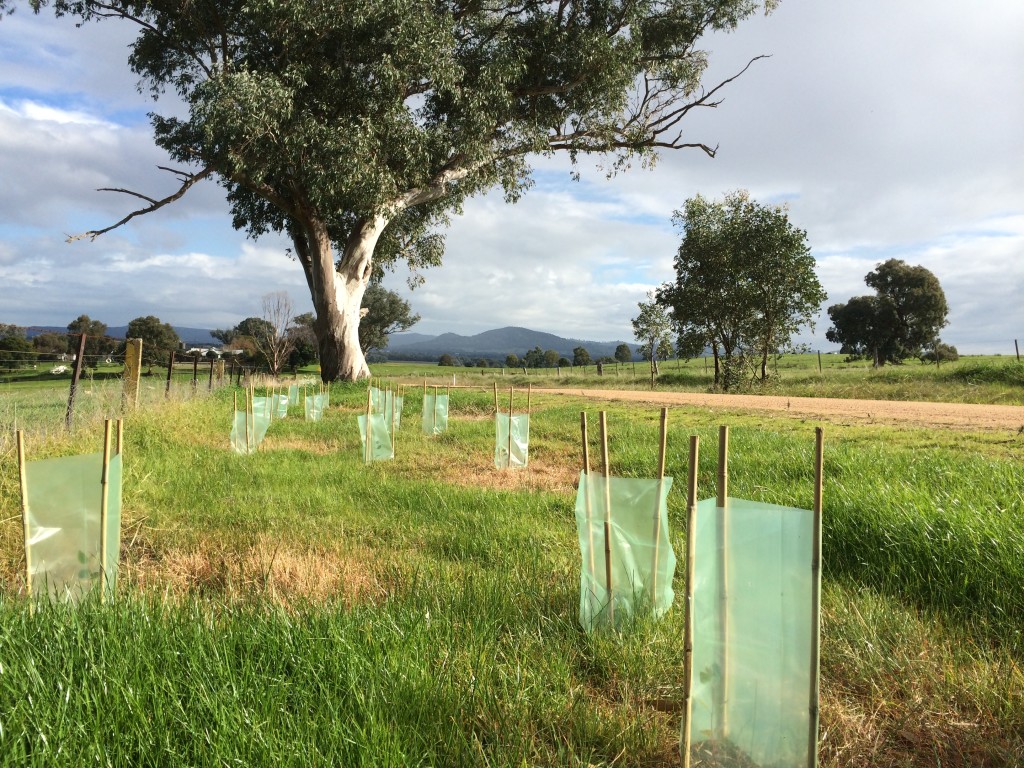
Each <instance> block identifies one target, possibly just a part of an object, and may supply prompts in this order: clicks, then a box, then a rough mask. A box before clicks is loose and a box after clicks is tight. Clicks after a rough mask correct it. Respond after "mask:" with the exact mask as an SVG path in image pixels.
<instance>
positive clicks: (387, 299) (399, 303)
mask: <svg viewBox="0 0 1024 768" xmlns="http://www.w3.org/2000/svg"><path fill="white" fill-rule="evenodd" d="M362 308H363V312H364V314H363V318H362V320H360V321H359V347H360V349H362V350H363V352H364V353H366V352H368V351H370V350H371V349H384V348H385V347H387V345H388V336H389V335H390V334H392V333H400V332H401V331H407V330H409V329H410V328H412V327H413V326H414V325H416V323H418V322H419V320H420V316H419V315H414V314H413V313H412V308H411V307H410V306H409V302H408V301H406V300H405V299H403V298H402V297H401V296H399V295H398V294H397V293H395V292H394V291H389V290H388V289H387V288H385V287H384V286H382V285H380V284H379V283H370V285H368V286H367V287H366V292H365V293H364V294H363V303H362Z"/></svg>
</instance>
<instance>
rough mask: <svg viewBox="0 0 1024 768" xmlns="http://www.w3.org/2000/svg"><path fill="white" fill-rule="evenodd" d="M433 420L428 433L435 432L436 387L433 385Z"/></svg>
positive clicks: (432, 433)
mask: <svg viewBox="0 0 1024 768" xmlns="http://www.w3.org/2000/svg"><path fill="white" fill-rule="evenodd" d="M432 410H433V412H434V415H433V421H432V422H431V424H430V434H431V435H434V434H437V387H434V403H433V409H432Z"/></svg>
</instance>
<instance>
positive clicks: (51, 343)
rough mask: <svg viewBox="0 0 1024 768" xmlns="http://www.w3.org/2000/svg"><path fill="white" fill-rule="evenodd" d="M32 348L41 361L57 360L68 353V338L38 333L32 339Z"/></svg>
mask: <svg viewBox="0 0 1024 768" xmlns="http://www.w3.org/2000/svg"><path fill="white" fill-rule="evenodd" d="M32 348H33V349H35V351H36V352H38V353H39V356H40V358H41V359H43V360H57V359H59V358H60V356H61V355H66V354H67V352H68V337H67V336H65V335H64V334H62V333H40V334H39V335H38V336H35V337H33V338H32Z"/></svg>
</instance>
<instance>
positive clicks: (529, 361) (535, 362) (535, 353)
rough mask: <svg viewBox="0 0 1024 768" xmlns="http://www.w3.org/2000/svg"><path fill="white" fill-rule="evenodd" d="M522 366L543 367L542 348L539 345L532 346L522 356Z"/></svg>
mask: <svg viewBox="0 0 1024 768" xmlns="http://www.w3.org/2000/svg"><path fill="white" fill-rule="evenodd" d="M523 366H524V367H526V368H543V367H544V350H543V349H541V348H540V347H534V348H533V349H531V350H530V351H529V352H527V353H526V355H525V356H524V357H523Z"/></svg>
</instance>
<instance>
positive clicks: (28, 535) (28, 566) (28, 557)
mask: <svg viewBox="0 0 1024 768" xmlns="http://www.w3.org/2000/svg"><path fill="white" fill-rule="evenodd" d="M16 436H17V439H18V480H19V482H20V483H21V522H22V525H23V526H24V528H25V591H26V592H27V593H28V596H29V599H31V598H32V546H31V544H30V543H29V542H30V541H31V540H32V531H31V526H30V525H29V521H28V515H29V509H28V473H27V471H26V470H27V467H26V464H25V434H24V433H23V432H22V431H21V430H20V429H19V430H18V431H17V433H16ZM29 605H30V607H29V610H30V611H31V610H33V609H32V607H31V606H32V603H30V604H29Z"/></svg>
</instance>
